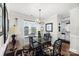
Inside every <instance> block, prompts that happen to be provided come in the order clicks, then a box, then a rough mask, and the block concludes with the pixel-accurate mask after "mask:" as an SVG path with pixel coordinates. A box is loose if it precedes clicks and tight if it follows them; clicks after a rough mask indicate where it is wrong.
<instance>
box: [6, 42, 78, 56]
mask: <svg viewBox="0 0 79 59" xmlns="http://www.w3.org/2000/svg"><path fill="white" fill-rule="evenodd" d="M16 47H17V48H19V47H21V45H20V44H19V42H18V41H17V44H16ZM69 48H70V44H67V43H63V46H62V48H61V50H62V51H61V52H62V55H64V56H79V54H76V53H73V52H71V51H69ZM10 49H12V44H11V42H10V43H9V44H8V46H7V49H6V53H9V50H10ZM13 54H14V52H11V53H9V54H7V55H5V56H14V55H13ZM15 56H16V55H15Z"/></svg>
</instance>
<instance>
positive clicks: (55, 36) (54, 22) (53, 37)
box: [44, 15, 58, 44]
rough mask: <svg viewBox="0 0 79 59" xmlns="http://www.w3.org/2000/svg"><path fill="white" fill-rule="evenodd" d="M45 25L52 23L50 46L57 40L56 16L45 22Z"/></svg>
mask: <svg viewBox="0 0 79 59" xmlns="http://www.w3.org/2000/svg"><path fill="white" fill-rule="evenodd" d="M47 23H53V32H51V36H52V44H53V43H54V41H55V40H57V39H58V20H57V15H53V16H52V17H50V18H49V19H47V20H45V24H47ZM44 31H45V29H44ZM45 32H46V31H45Z"/></svg>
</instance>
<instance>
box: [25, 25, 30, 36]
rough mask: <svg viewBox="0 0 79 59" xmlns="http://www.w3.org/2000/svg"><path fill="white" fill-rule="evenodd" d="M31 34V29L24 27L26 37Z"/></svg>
mask: <svg viewBox="0 0 79 59" xmlns="http://www.w3.org/2000/svg"><path fill="white" fill-rule="evenodd" d="M28 34H29V27H27V26H25V27H24V36H27V35H28Z"/></svg>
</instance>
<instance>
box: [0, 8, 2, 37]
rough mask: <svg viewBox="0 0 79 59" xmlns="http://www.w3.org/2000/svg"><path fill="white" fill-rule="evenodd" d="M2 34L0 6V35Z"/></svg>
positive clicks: (0, 11) (0, 9)
mask: <svg viewBox="0 0 79 59" xmlns="http://www.w3.org/2000/svg"><path fill="white" fill-rule="evenodd" d="M1 35H2V8H1V7H0V36H1Z"/></svg>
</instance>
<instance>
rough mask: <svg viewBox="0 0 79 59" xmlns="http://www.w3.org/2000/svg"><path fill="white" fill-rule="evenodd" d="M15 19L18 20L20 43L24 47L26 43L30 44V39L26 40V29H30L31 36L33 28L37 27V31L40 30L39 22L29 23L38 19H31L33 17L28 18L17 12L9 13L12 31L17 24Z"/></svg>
mask: <svg viewBox="0 0 79 59" xmlns="http://www.w3.org/2000/svg"><path fill="white" fill-rule="evenodd" d="M15 18H18V20H17V27H18V40H19V41H20V43H21V44H22V45H24V44H25V43H26V44H28V42H29V41H28V39H27V40H25V37H24V27H25V26H28V27H29V28H30V29H29V31H30V32H29V34H30V33H31V27H36V29H37V31H38V29H39V24H38V23H37V22H29V21H35V20H36V19H35V18H33V17H31V16H27V15H24V14H21V13H18V12H15V11H9V25H10V29H11V27H12V26H13V25H14V23H15ZM24 20H26V22H24Z"/></svg>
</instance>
